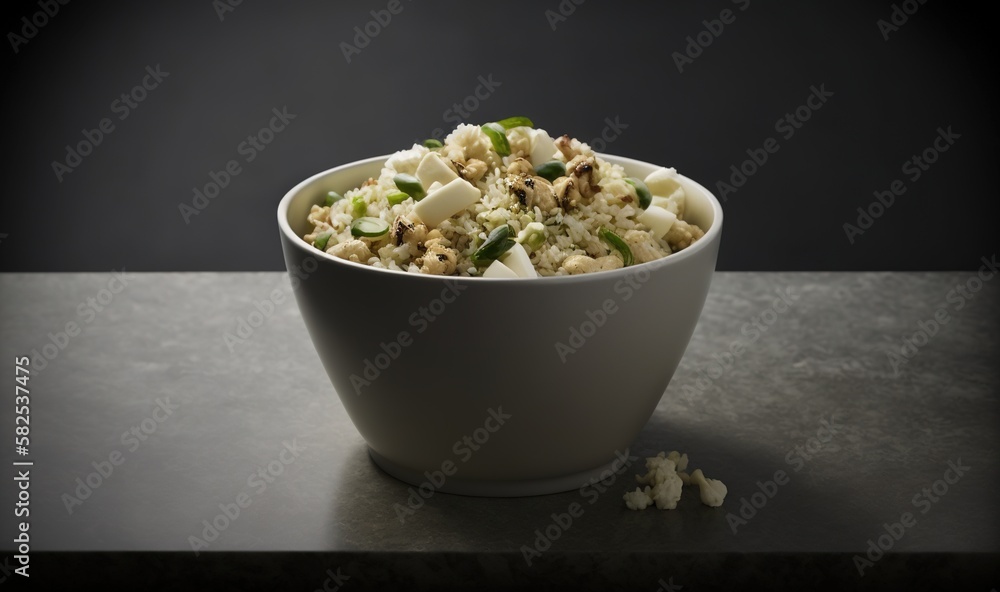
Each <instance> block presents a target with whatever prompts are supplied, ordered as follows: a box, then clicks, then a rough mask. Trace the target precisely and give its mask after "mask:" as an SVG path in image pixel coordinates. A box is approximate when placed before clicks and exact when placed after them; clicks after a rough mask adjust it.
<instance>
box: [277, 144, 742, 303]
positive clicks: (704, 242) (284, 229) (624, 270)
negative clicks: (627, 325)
mask: <svg viewBox="0 0 1000 592" xmlns="http://www.w3.org/2000/svg"><path fill="white" fill-rule="evenodd" d="M594 154H595V155H596V156H598V157H600V158H603V159H605V160H607V161H608V162H610V163H612V164H618V165H622V166H628V165H643V166H654V167H660V166H663V165H657V164H653V163H651V162H645V161H641V160H637V159H634V158H628V157H625V156H618V155H615V154H606V153H602V152H595V153H594ZM391 156H392V154H386V155H383V156H373V157H370V158H365V159H361V160H355V161H353V162H349V163H346V164H342V165H339V166H335V167H333V168H329V169H326V170H324V171H320V172H318V173H316V174H314V175H311V176H309V177H308V178H306V179H304V180H302V181H300V182H299V183H298V184H296V185H295V186H294V187H292V188H291V189H290V190H288V192H287V193H286V194H285V195H284V197H282V198H281V201H280V202H278V228H279V229H280V231H281V233H282V235H284V237H285V238H287V239H289V243H290V244H292V245H294V246H295V247H297V248H299V249H301V250H302V251H303V252H305V253H306V254H310V255H313V256H316V257H318V258H320V259H325V260H327V261H329V262H330V263H332V264H333V265H346V266H348V267H349V268H350V267H353V268H355V269H356V270H358V271H360V272H362V273H380V274H384V273H390V274H393V275H396V276H400V280H401V281H436V282H443V281H449V280H450V281H456V282H462V283H464V282H467V281H471V282H474V283H477V284H479V283H484V282H485V283H491V282H503V283H507V284H525V285H534V284H536V283H537V282H544V283H545V284H558V283H562V284H565V283H576V282H593V281H601V280H612V279H621V278H624V277H632V276H634V275H635V274H636V273H637V270H639V269H644V270H646V271H648V272H650V273H652V272H653V270H656V269H659V268H661V267H669V266H671V265H679V264H680V263H681V262H683V261H684V260H686V259H689V258H691V257H694V256H696V255H697V254H698V253H699V252H700V251H702V250H704V249H707V248H709V245H710V244H711V243H713V242H715V241H717V240H719V235H720V234H721V233H722V204H721V203H720V202H719V199H718V198H717V197H715V194H713V193H712V192H711V191H709V190H708V189H707V188H706V187H705V186H704V185H702V184H701V183H698V182H697V181H695V180H694V179H691V178H690V177H686V176H684V175H682V174H680V173H677V176H678V177H680V178H682V179H683V180H684V181H685V182H686V183H689V184H690V185H692V186H694V187H695V188H697V189H699V190H700V191H702V192H704V194H705V195H706V196H707V197H708V200H709V203H710V204H711V206H712V210H713V221H712V226H711V228H709V229H708V231H706V232H705V236H703V237H702V238H701V239H699V240H698V241H696V242H695V243H694V244H693V245H691V246H689V247H688V248H686V249H683V250H682V251H680V252H679V253H672V254H670V255H667V256H666V257H662V258H660V259H656V260H654V261H647V262H646V263H640V264H638V265H631V266H629V267H621V268H618V269H614V270H610V271H599V272H594V273H582V274H578V275H561V276H538V277H535V278H484V277H481V276H456V275H444V276H442V275H431V274H426V273H408V272H404V271H396V270H394V269H382V268H379V267H372V266H371V265H367V264H364V263H357V262H354V261H349V260H347V259H341V258H340V257H334V256H333V255H330V254H329V253H326V252H325V251H320V250H318V249H315V248H313V246H312V245H310V244H309V243H307V242H306V241H305V240H304V239H303V238H302V237H301V236H298V235H297V234H296V233H295V232H294V231H293V230H292V227H291V225H290V224H289V223H288V209H289V207H290V205H291V203H292V201H293V200H294V199H295V198H296V197H297V196H298V195H299V193H301V192H302V190H303V189H304V188H305V187H306V186H308V185H310V184H312V183H313V182H315V181H316V180H318V179H320V178H322V177H325V176H327V175H332V174H334V173H337V172H340V171H343V170H347V169H351V168H356V167H361V166H365V165H371V164H374V163H377V162H380V163H383V164H384V163H385V162H386V161H387V160H388V159H389V158H390V157H391ZM361 270H364V271H361ZM404 277H406V278H411V279H408V280H404V279H403V278H404Z"/></svg>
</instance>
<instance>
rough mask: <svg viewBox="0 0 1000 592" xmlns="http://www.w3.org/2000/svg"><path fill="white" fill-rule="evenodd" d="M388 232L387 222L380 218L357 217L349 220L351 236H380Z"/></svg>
mask: <svg viewBox="0 0 1000 592" xmlns="http://www.w3.org/2000/svg"><path fill="white" fill-rule="evenodd" d="M387 232H389V223H388V222H386V221H385V220H383V219H381V218H370V217H368V216H365V217H364V218H358V219H357V220H355V221H354V222H351V236H367V237H376V236H382V235H383V234H385V233H387Z"/></svg>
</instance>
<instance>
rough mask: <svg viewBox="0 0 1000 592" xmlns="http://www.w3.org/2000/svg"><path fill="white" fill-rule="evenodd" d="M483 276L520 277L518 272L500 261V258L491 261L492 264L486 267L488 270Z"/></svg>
mask: <svg viewBox="0 0 1000 592" xmlns="http://www.w3.org/2000/svg"><path fill="white" fill-rule="evenodd" d="M483 277H484V278H518V277H520V276H518V275H517V274H516V273H514V270H512V269H511V268H509V267H507V266H506V265H504V264H503V263H500V260H499V259H497V260H496V261H494V262H493V263H490V266H489V267H487V268H486V271H484V272H483Z"/></svg>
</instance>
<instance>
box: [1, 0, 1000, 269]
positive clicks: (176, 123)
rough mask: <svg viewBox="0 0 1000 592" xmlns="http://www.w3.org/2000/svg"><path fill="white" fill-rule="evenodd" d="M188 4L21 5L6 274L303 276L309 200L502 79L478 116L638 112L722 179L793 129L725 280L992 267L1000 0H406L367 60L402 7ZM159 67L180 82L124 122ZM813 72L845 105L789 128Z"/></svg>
mask: <svg viewBox="0 0 1000 592" xmlns="http://www.w3.org/2000/svg"><path fill="white" fill-rule="evenodd" d="M49 1H51V0H49ZM180 4H181V3H166V2H161V3H158V4H157V5H155V6H153V5H151V4H150V3H145V2H143V3H137V2H133V3H124V2H122V3H114V4H112V3H85V2H70V3H69V4H68V5H66V6H61V7H60V9H59V12H58V14H56V15H55V16H53V17H50V18H49V19H48V21H49V22H47V23H45V24H44V25H43V26H41V27H40V28H39V29H38V31H37V33H36V34H35V35H34V37H33V38H31V39H29V40H28V41H27V43H26V44H23V45H19V47H18V51H17V53H15V52H14V50H13V48H12V47H11V39H12V38H11V37H10V36H9V35H8V33H11V32H15V33H17V32H20V30H21V28H22V25H23V23H22V22H21V18H22V17H25V16H27V17H29V18H30V17H31V15H32V14H33V13H35V12H38V11H39V10H40V9H39V7H38V4H36V3H33V2H29V3H19V2H12V3H11V2H9V3H5V8H4V9H3V10H4V13H5V16H4V19H3V32H4V33H5V35H7V40H8V43H7V45H6V46H5V47H3V48H0V54H3V59H4V71H5V76H4V91H3V103H4V104H3V112H4V114H5V116H6V125H5V126H4V139H5V143H6V150H5V154H4V156H5V158H4V159H3V174H4V175H3V176H4V187H5V191H4V199H3V204H2V206H0V208H2V215H0V270H3V271H15V270H16V271H23V270H29V271H70V270H108V269H111V268H120V267H122V266H124V267H126V268H128V269H132V270H136V271H141V270H277V269H282V268H283V264H282V260H281V256H280V247H279V244H278V239H277V227H276V224H275V215H274V211H275V206H276V204H277V202H278V200H279V199H280V198H281V196H282V195H283V194H284V192H285V191H287V190H288V189H289V188H290V187H292V186H293V185H294V184H295V183H296V182H298V181H299V180H301V179H303V178H305V177H306V176H308V175H311V174H313V173H315V172H318V171H321V170H323V169H326V168H329V167H332V166H335V165H338V164H341V163H344V162H348V161H351V160H355V159H359V158H363V157H367V156H373V155H377V154H383V153H386V152H390V151H393V150H395V149H398V148H400V147H404V146H407V145H408V144H409V143H410V142H412V141H413V140H415V139H419V138H424V137H426V136H428V135H431V134H432V133H433V131H434V130H435V129H437V128H448V127H449V126H452V125H454V121H453V119H455V116H454V115H453V112H452V111H450V109H451V107H452V105H453V104H454V103H460V102H462V101H463V100H464V99H466V97H469V96H471V95H473V94H474V93H475V92H476V90H477V86H478V85H479V84H480V82H479V80H480V78H492V80H494V81H497V82H499V85H498V86H497V87H496V88H495V89H493V90H492V92H490V94H489V97H488V98H486V99H485V100H482V101H478V100H477V101H473V100H470V101H469V102H470V104H471V103H479V105H478V107H477V108H476V110H475V111H474V112H473V113H471V115H470V117H469V120H470V121H472V122H476V123H479V122H484V121H490V120H494V119H498V118H501V117H505V116H509V115H528V116H530V117H532V118H533V119H534V120H535V122H536V123H538V124H539V125H540V126H542V127H545V128H547V129H549V130H550V131H552V132H554V133H563V132H569V133H571V134H574V135H576V136H578V137H580V138H581V139H584V140H590V139H592V138H595V137H598V136H599V135H600V134H601V133H602V130H603V129H604V128H605V125H606V124H605V121H606V119H611V120H618V121H620V122H621V123H623V124H625V125H626V126H627V127H624V126H622V127H624V129H622V130H621V131H620V134H618V137H617V138H616V139H614V140H613V141H612V142H609V143H608V146H607V147H606V151H608V152H613V153H618V154H623V155H628V156H632V157H635V158H639V159H642V160H648V161H653V162H657V163H662V164H664V165H672V166H676V167H677V168H678V169H679V170H680V171H681V172H683V173H684V174H687V175H688V176H691V177H693V178H694V179H696V180H699V181H701V182H702V183H704V184H705V185H706V186H708V187H710V188H712V189H718V186H717V185H716V183H717V181H720V180H726V179H728V178H729V176H730V166H731V165H734V164H735V165H739V163H741V162H742V161H743V160H745V159H746V158H747V153H746V151H747V149H755V148H759V147H761V146H762V145H764V143H765V141H766V140H767V139H768V138H774V140H775V141H776V143H777V145H778V147H779V149H778V151H777V152H776V153H773V154H771V155H770V156H769V159H768V161H767V163H766V164H764V165H763V166H761V167H760V168H759V170H758V171H757V172H756V173H755V174H753V175H752V176H751V177H750V178H749V179H748V180H747V181H746V183H745V185H743V186H742V187H740V188H739V189H738V190H737V191H736V192H735V193H731V194H728V195H727V196H726V201H725V204H724V207H725V211H726V230H725V234H724V237H725V238H724V241H723V245H722V252H721V255H720V262H719V268H720V269H729V270H734V269H735V270H765V269H767V270H776V269H788V270H800V269H818V270H823V269H829V270H849V269H899V270H908V269H973V268H976V267H978V265H979V263H978V260H979V258H980V257H981V256H984V255H987V256H988V255H991V254H993V253H995V252H996V245H997V238H996V233H995V228H996V223H997V219H998V216H997V214H998V207H997V191H996V180H995V177H996V173H995V171H996V158H997V152H998V145H997V116H996V112H995V109H994V107H995V105H996V104H997V96H996V92H995V90H993V89H994V88H995V86H994V83H995V81H996V80H995V79H996V67H995V64H994V63H993V62H992V61H991V60H990V59H989V58H988V55H989V52H990V50H992V49H995V43H994V39H995V33H994V31H993V27H994V25H995V22H996V19H995V9H990V10H991V11H993V12H990V13H984V12H983V10H984V9H976V10H958V9H957V8H955V5H954V4H949V3H946V2H928V3H927V4H925V5H922V6H920V5H918V4H917V3H916V1H915V0H911V1H910V2H906V3H902V4H905V5H906V8H908V9H912V7H916V6H919V8H918V9H917V11H916V12H915V13H914V14H912V15H911V16H909V17H908V21H907V22H906V23H904V24H902V25H901V26H900V27H899V28H898V30H896V31H889V38H888V40H886V39H884V37H883V34H882V32H881V31H880V29H879V26H878V24H877V21H878V20H879V19H889V18H890V15H891V14H892V12H893V5H892V4H891V3H890V2H886V1H881V2H870V1H861V0H856V1H843V2H791V1H788V2H773V1H772V2H767V1H764V0H750V1H749V2H746V0H741V1H740V2H732V1H730V0H713V1H711V2H655V3H654V2H626V1H619V2H604V1H600V0H588V1H586V2H584V3H582V4H581V5H579V6H576V5H574V4H573V3H572V2H571V1H570V0H564V1H563V2H562V3H561V5H562V9H563V11H564V12H569V10H568V8H570V7H574V8H575V10H574V11H573V13H572V14H570V15H569V16H567V17H566V19H565V20H562V21H559V22H556V23H555V30H553V28H552V26H551V25H550V22H549V18H547V16H546V11H547V10H552V11H559V10H560V2H559V1H557V0H545V1H539V2H527V1H508V2H498V3H486V2H430V1H424V2H419V1H411V0H402V1H401V4H400V6H402V11H401V12H399V14H396V15H394V16H392V20H391V21H390V22H389V24H388V25H387V26H385V27H384V28H383V29H381V31H379V32H378V35H377V36H376V37H375V38H374V39H372V40H371V41H370V43H369V44H368V45H367V47H365V48H363V49H361V52H360V53H359V54H356V55H353V56H352V59H351V62H350V63H347V61H346V59H345V57H344V54H343V50H342V47H341V43H342V42H347V43H351V42H352V38H353V37H354V36H355V31H354V27H356V26H358V27H361V28H364V27H365V24H366V23H367V22H368V21H369V20H371V19H372V16H371V15H370V13H369V11H371V10H382V9H384V8H385V7H386V6H387V5H388V4H389V2H388V1H381V0H376V1H372V2H350V3H348V2H318V1H308V0H297V1H292V2H281V3H277V2H269V3H265V2H261V1H257V0H245V1H243V2H242V3H241V4H240V5H238V6H236V7H235V9H234V10H232V11H231V12H227V13H225V14H224V19H222V20H220V17H219V16H217V14H216V8H215V7H214V6H213V3H212V2H210V1H209V0H204V1H201V2H187V3H183V5H180ZM216 4H220V3H216ZM902 4H900V6H902ZM742 8H745V10H742ZM724 9H729V10H731V11H732V14H733V15H735V21H733V22H731V23H730V24H726V25H725V26H724V29H723V30H722V32H721V35H719V36H718V37H717V38H714V39H713V40H712V42H711V45H709V46H708V47H707V48H705V49H704V50H703V51H702V53H701V55H700V56H698V57H696V58H695V59H694V60H693V62H692V63H688V64H686V65H685V67H684V70H683V72H679V71H678V67H677V66H676V65H675V60H674V59H673V57H672V54H673V53H674V52H683V51H684V50H685V46H686V45H687V44H688V40H687V39H686V38H687V37H688V36H692V37H695V36H697V35H698V34H699V33H700V32H701V31H703V30H704V25H703V24H702V21H703V20H711V19H718V18H719V16H720V13H721V12H722V11H723V10H724ZM37 20H38V21H39V22H42V21H43V20H44V19H42V18H41V17H37ZM899 20H900V19H898V20H897V22H899ZM30 32H31V31H30V30H29V31H28V33H30ZM707 36H709V34H707V33H706V34H703V36H702V38H703V40H704V39H705V38H706V37H707ZM147 66H149V67H152V68H154V69H155V67H156V66H159V67H160V69H161V70H162V71H164V72H167V73H169V75H168V76H167V77H166V78H164V79H163V80H162V82H160V84H159V86H158V87H157V88H155V89H154V90H151V91H149V92H148V96H146V97H145V99H144V100H143V101H142V102H141V103H138V104H137V106H136V107H135V108H134V109H130V110H129V112H128V113H127V117H125V118H124V119H120V117H121V116H122V115H125V114H126V112H125V111H124V110H123V109H122V108H121V107H120V105H119V106H116V105H115V104H114V103H113V101H115V99H116V98H118V97H119V96H120V95H121V94H122V93H123V92H128V91H129V89H131V88H132V87H133V86H135V85H137V84H139V83H140V82H141V81H142V80H143V77H144V76H145V74H146V68H147ZM150 82H152V80H150ZM814 86H816V87H821V88H825V89H826V90H827V91H830V92H832V93H833V94H832V96H831V97H829V98H828V100H827V101H826V102H825V103H823V104H822V106H821V107H820V108H819V109H818V110H815V111H812V112H811V113H808V114H809V116H810V118H809V120H808V121H806V122H804V123H803V124H802V125H801V128H799V129H796V130H794V135H791V137H786V136H787V135H788V131H787V130H788V129H790V128H787V127H781V128H779V129H776V128H775V125H776V122H777V121H778V120H779V119H780V118H782V117H784V116H785V114H786V113H789V112H794V111H795V109H796V108H797V107H799V106H800V105H803V104H804V103H805V101H806V99H807V97H808V96H809V95H810V93H811V90H810V89H811V88H812V87H814ZM480 93H481V95H483V94H485V91H484V90H480ZM814 104H816V103H815V102H814ZM273 108H279V109H281V108H287V110H288V111H289V112H290V113H292V114H294V115H295V119H294V120H293V121H291V122H290V123H289V124H288V126H287V128H286V129H285V130H284V131H282V132H280V133H279V134H277V136H276V137H275V138H274V139H273V142H272V143H270V144H269V145H267V146H266V148H265V150H264V151H263V152H261V153H259V154H258V155H257V156H256V158H254V160H253V161H252V162H246V158H247V154H246V153H242V154H241V153H240V151H239V149H238V145H239V144H240V143H241V142H242V141H243V140H244V139H245V138H246V137H247V136H248V135H250V134H254V133H256V132H257V131H258V130H259V129H260V128H261V127H263V126H265V125H266V124H267V123H268V121H269V119H270V118H271V113H272V109H273ZM802 113H803V114H807V112H806V111H803V112H802ZM104 118H109V119H110V120H111V123H113V125H114V129H113V131H111V133H110V134H107V135H106V137H104V138H103V140H102V141H101V143H100V145H99V146H97V147H96V148H95V149H94V150H93V153H92V154H89V155H88V156H85V157H84V158H83V159H82V162H81V163H80V164H79V166H78V167H77V168H76V169H75V170H73V172H71V173H67V174H64V176H63V179H62V181H61V182H60V181H59V180H58V179H57V176H56V174H55V172H54V171H53V166H52V163H53V161H57V160H58V161H65V159H66V149H65V146H66V145H67V144H74V145H75V144H77V143H78V142H80V141H81V140H83V135H82V133H81V130H83V129H84V128H86V129H88V130H89V129H93V128H96V127H98V126H99V124H100V122H101V120H102V119H104ZM949 126H951V129H952V130H953V131H954V132H955V133H957V134H959V135H960V137H959V138H958V139H957V140H955V141H954V144H953V145H952V146H950V147H949V149H948V151H947V152H944V153H941V154H939V155H938V160H937V162H935V163H934V164H933V165H931V166H930V167H929V168H928V169H927V170H926V171H921V175H920V178H919V179H916V180H913V179H912V177H911V176H909V175H908V174H907V173H906V172H904V171H903V170H902V169H903V165H904V163H905V162H906V161H907V160H908V159H910V158H911V157H912V156H913V155H915V154H920V153H922V152H923V151H924V149H926V148H928V147H931V146H933V142H934V140H935V137H937V136H938V131H937V130H938V128H948V127H949ZM931 156H934V155H933V154H932V155H931ZM231 159H235V160H237V161H238V162H239V164H240V166H241V169H240V170H241V172H240V173H239V175H237V176H236V177H235V178H233V179H232V180H231V182H230V183H229V185H228V186H227V187H226V188H225V189H224V190H223V191H222V192H221V193H220V194H219V195H218V197H216V198H214V199H213V200H211V201H210V202H209V205H208V207H207V208H206V209H204V210H203V211H201V212H200V213H199V214H198V215H196V216H192V217H191V218H190V223H186V222H185V220H184V219H183V217H182V215H181V213H180V212H179V205H180V204H182V203H187V204H191V203H192V198H193V188H195V187H202V186H204V185H205V184H206V183H208V182H209V181H210V178H209V175H210V174H211V173H212V172H214V171H219V170H221V169H223V168H224V167H225V166H226V163H227V162H228V161H229V160H231ZM897 179H899V180H900V181H901V184H902V185H903V186H905V190H906V192H905V193H904V194H902V195H900V196H899V197H897V198H896V199H895V201H894V203H893V204H892V205H891V207H889V208H888V209H887V210H885V211H884V213H882V215H881V216H880V217H879V218H877V219H876V220H874V223H873V224H872V225H871V227H870V228H868V229H867V230H865V231H864V233H863V234H860V235H855V236H854V237H853V239H854V242H853V244H852V243H851V242H850V241H849V240H848V237H847V235H846V233H845V230H844V224H845V223H847V222H851V223H854V224H857V218H858V212H857V208H858V207H864V208H867V207H869V205H870V204H871V203H872V201H873V199H874V197H873V192H874V191H876V190H886V189H889V188H890V185H891V184H892V182H893V181H894V180H897ZM898 187H899V186H897V188H898ZM876 211H877V209H876Z"/></svg>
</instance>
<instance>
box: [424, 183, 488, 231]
mask: <svg viewBox="0 0 1000 592" xmlns="http://www.w3.org/2000/svg"><path fill="white" fill-rule="evenodd" d="M480 197H482V194H481V193H480V192H479V189H476V188H475V187H473V186H472V185H471V184H470V183H469V182H468V181H466V180H465V179H459V178H457V177H456V178H455V179H454V180H452V181H451V182H450V183H446V184H445V185H444V187H442V188H441V189H438V190H437V191H435V192H434V193H431V194H429V195H428V196H427V197H425V198H423V199H422V200H420V201H418V202H417V203H416V205H414V206H413V213H414V214H416V215H417V216H418V217H419V218H420V221H421V222H423V223H424V224H426V225H427V226H429V227H431V228H434V227H435V226H437V225H438V224H440V223H441V222H443V221H445V220H447V219H448V218H451V217H452V216H453V215H455V214H457V213H458V212H461V211H462V210H464V209H465V208H467V207H469V206H471V205H472V204H474V203H476V202H477V201H479V199H480Z"/></svg>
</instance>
